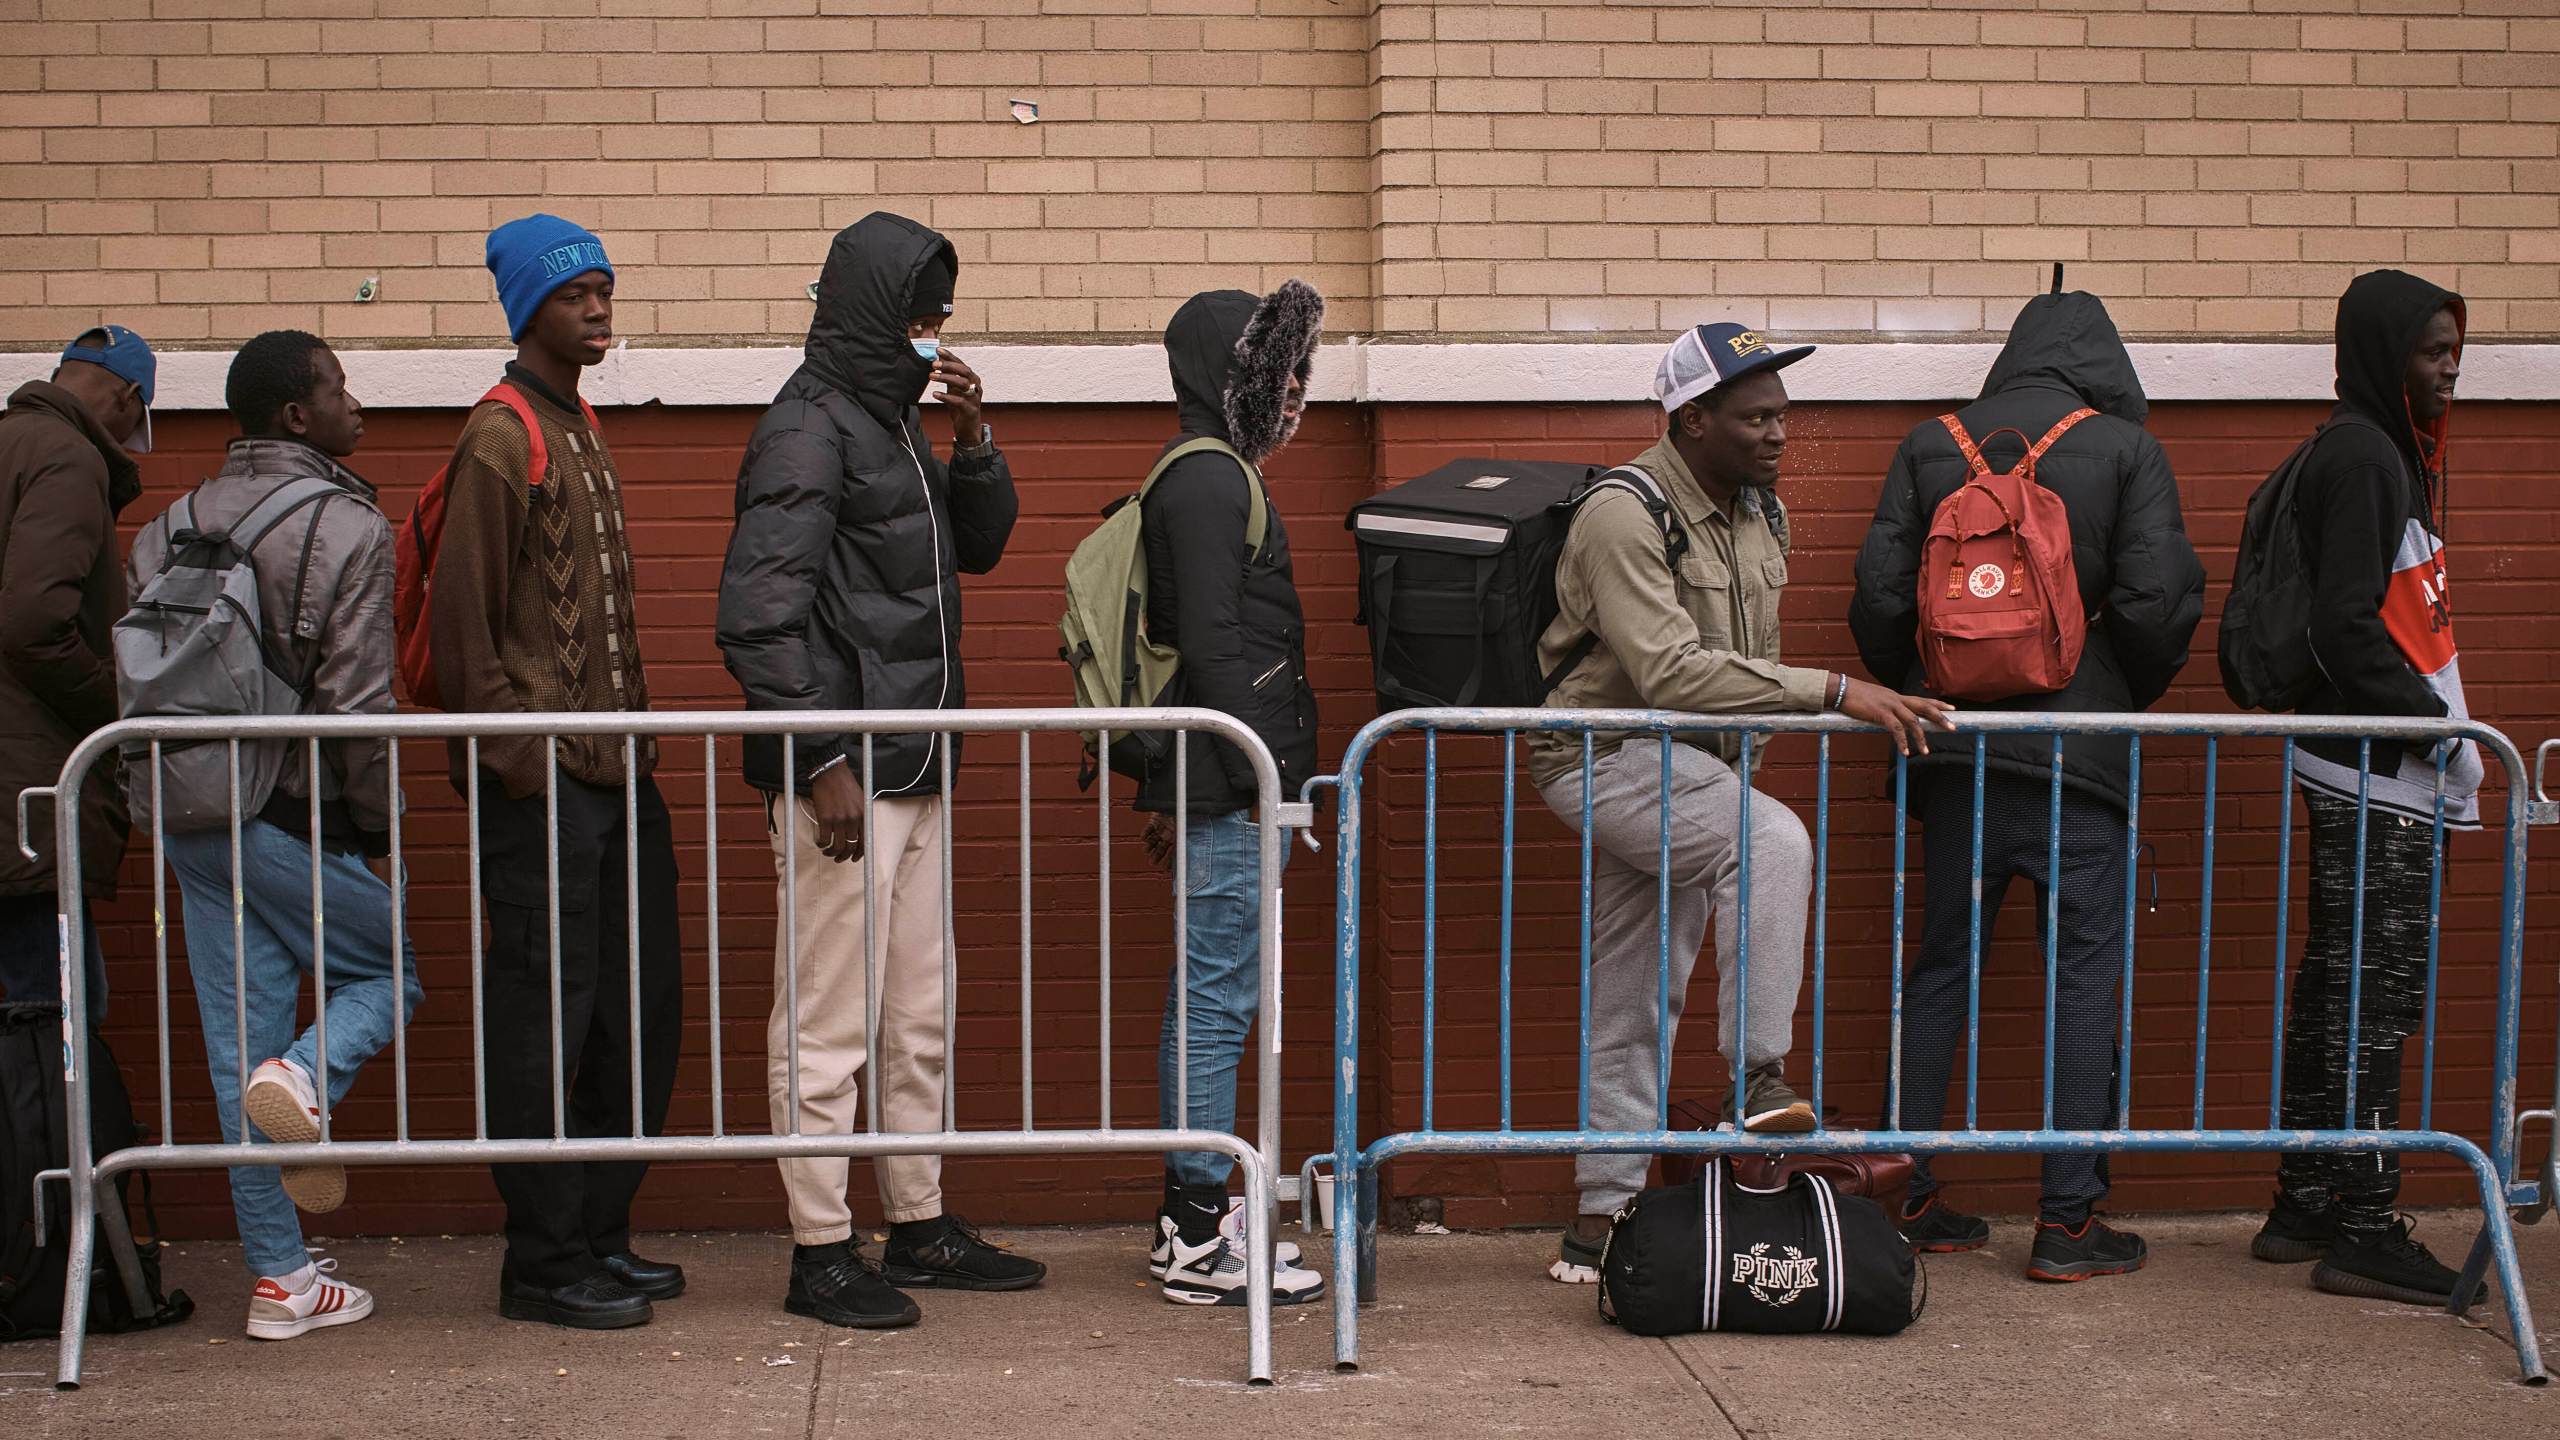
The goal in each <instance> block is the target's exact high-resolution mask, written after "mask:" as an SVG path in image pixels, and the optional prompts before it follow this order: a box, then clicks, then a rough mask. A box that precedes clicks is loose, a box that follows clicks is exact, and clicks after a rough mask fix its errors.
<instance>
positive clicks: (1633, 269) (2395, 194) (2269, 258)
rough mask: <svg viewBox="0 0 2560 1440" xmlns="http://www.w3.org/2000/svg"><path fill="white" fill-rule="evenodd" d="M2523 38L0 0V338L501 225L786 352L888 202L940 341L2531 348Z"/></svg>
mask: <svg viewBox="0 0 2560 1440" xmlns="http://www.w3.org/2000/svg"><path fill="white" fill-rule="evenodd" d="M2420 10H2423V11H2426V12H2428V13H2424V14H2412V13H2406V12H2410V11H2420ZM2555 55H2560V19H2555V18H2552V17H2551V15H2550V11H2549V7H2548V6H2547V5H2546V4H2544V3H2542V0H2434V3H2429V4H2424V5H2416V4H2409V3H2404V0H2258V3H2255V4H2251V5H2246V6H2243V5H2241V4H2240V3H2239V0H2228V3H2224V0H2103V3H2100V0H2042V3H2041V4H2036V3H2030V0H2007V3H1997V4H1979V5H1962V4H1924V3H1921V0H1856V3H1853V4H1851V3H1839V4H1806V3H1798V4H1772V3H1765V0H1712V3H1680V4H1654V5H1643V4H1608V5H1600V4H1592V3H1548V4H1512V3H1489V4H1458V3H1434V0H931V3H928V4H922V5H918V4H900V3H875V0H327V3H320V0H6V3H0V199H6V200H7V201H8V202H10V203H9V204H8V205H7V206H6V207H5V209H4V210H0V344H18V345H33V344H43V343H58V342H59V339H60V338H61V337H63V336H65V335H67V334H69V333H71V332H73V331H76V330H77V329H78V328H80V327H81V326H84V325H87V324H89V323H92V322H93V321H94V320H95V319H96V318H98V316H99V315H101V314H102V313H108V312H112V313H113V314H115V315H116V316H117V317H118V318H120V319H122V320H124V321H125V322H126V323H128V324H131V325H134V326H135V327H137V328H138V329H140V330H142V331H143V332H145V333H146V334H148V335H150V336H151V337H153V338H154V339H155V340H162V341H167V342H176V343H181V344H184V343H213V342H218V341H223V340H237V339H240V338H243V337H245V336H247V335H249V334H252V333H254V332H256V331H258V330H261V329H265V328H270V327H273V326H277V325H296V326H301V327H303V328H307V329H311V330H314V331H316V332H318V333H321V334H323V335H325V336H327V337H328V338H330V339H331V340H333V341H338V342H342V343H346V342H352V343H357V344H372V345H406V344H419V343H429V342H438V341H444V342H456V341H465V340H484V339H486V338H487V337H488V336H489V335H490V334H491V333H492V331H493V329H494V328H495V324H496V312H495V309H494V307H493V306H492V305H490V304H489V303H488V282H487V278H486V276H485V275H483V274H482V273H480V271H479V262H480V257H481V238H482V235H483V233H484V232H485V231H486V230H487V229H488V227H489V226H490V225H491V224H492V223H494V222H496V221H500V220H504V219H507V218H510V217H513V216H515V215H519V214H522V213H525V212H527V211H529V210H532V209H534V208H537V207H547V208H550V209H554V210H557V211H560V212H562V213H565V214H568V215H570V216H572V217H574V218H577V219H579V220H582V221H584V222H587V223H589V224H591V225H594V226H595V227H596V228H598V229H599V230H601V231H602V232H603V234H604V236H605V238H606V240H607V243H608V244H609V246H610V247H611V250H612V252H613V254H614V256H615V258H616V260H617V262H618V263H619V265H620V266H621V267H622V285H621V293H622V296H623V300H624V309H623V316H622V319H623V326H624V330H625V333H627V334H629V335H632V336H635V337H637V338H638V339H639V341H640V343H643V344H703V343H712V342H718V341H724V340H732V339H740V338H748V339H757V338H771V337H795V336H797V335H799V334H800V333H801V332H802V331H803V330H804V329H805V327H806V324H807V320H808V302H807V300H806V299H805V297H804V295H803V289H804V287H805V286H806V285H807V283H808V282H809V281H810V280H811V279H812V278H814V276H815V273H816V270H817V267H818V263H819V260H820V258H821V256H822V255H823V252H824V246H825V241H826V238H827V236H828V235H829V234H830V233H831V232H832V231H834V230H835V229H836V228H838V227H840V226H842V225H844V224H847V223H849V222H850V221H852V220H853V219H855V218H857V217H858V216H859V215H861V214H862V213H863V212H865V211H867V210H869V209H872V208H875V207H886V208H889V209H893V210H898V211H901V212H903V213H906V214H910V215H913V216H916V217H918V218H920V219H923V220H926V221H928V222H930V223H932V224H934V225H936V226H939V227H941V228H943V229H944V230H946V231H948V232H949V233H950V234H951V235H952V236H953V238H954V240H955V242H956V243H957V244H958V246H959V248H960V251H961V254H962V256H963V257H964V259H965V260H966V261H967V262H968V269H967V270H966V272H965V273H964V276H963V282H962V290H961V297H960V308H959V312H958V315H957V317H956V327H955V328H956V329H958V330H961V331H965V332H968V333H972V334H978V335H986V334H999V335H1070V336H1083V335H1121V334H1133V333H1147V332H1151V331H1153V330H1155V329H1157V328H1158V327H1160V326H1161V324H1162V322H1163V321H1164V319H1165V318H1166V316H1167V315H1168V314H1169V313H1170V311H1171V309H1172V307H1173V305H1174V304H1176V303H1178V301H1179V300H1180V299H1181V297H1183V296H1185V295H1187V294H1189V293H1191V292H1192V291H1194V290H1196V289H1200V288H1203V287H1206V286H1209V285H1223V284H1238V283H1253V284H1260V285H1263V286H1266V287H1267V286H1268V285H1269V284H1271V283H1275V282H1276V281H1277V280H1278V279H1279V278H1281V277H1282V276H1284V275H1287V274H1301V275H1304V276H1306V277H1307V278H1309V279H1310V280H1312V281H1314V282H1315V283H1316V284H1317V285H1318V286H1319V287H1321V288H1322V289H1324V290H1325V292H1326V293H1327V294H1328V295H1329V296H1331V297H1332V298H1333V300H1334V302H1335V309H1334V316H1333V319H1334V324H1335V327H1336V328H1337V329H1338V330H1348V331H1364V330H1366V331H1382V332H1437V333H1440V334H1444V335H1474V334H1490V333H1513V332H1524V333H1534V334H1550V333H1561V334H1582V333H1592V332H1600V333H1628V332H1649V331H1654V330H1658V329H1662V328H1670V327H1678V326H1682V325H1686V324H1689V323H1691V322H1693V321H1694V320H1697V319H1699V318H1701V317H1703V316H1704V315H1706V314H1708V313H1709V312H1712V313H1713V314H1714V315H1715V316H1716V317H1718V318H1741V319H1747V320H1750V321H1753V322H1754V323H1763V324H1767V325H1770V326H1773V327H1777V328H1781V329H1785V330H1789V331H1796V332H1826V331H1827V332H1854V331H1863V330H1867V329H1870V328H1873V329H1882V330H1887V331H1894V332H1933V333H1934V332H1949V333H1961V332H1972V331H1980V330H1995V331H1996V330H1998V329H2001V328H2002V327H2004V326H2005V324H2006V322H2007V319H2008V316H2009V313H2010V311H2011V309H2012V308H2013V307H2014V305H2015V304H2016V302H2017V299H2018V297H2021V296H2024V295H2026V294H2030V293H2033V292H2034V291H2036V290H2038V289H2040V288H2041V285H2040V283H2039V276H2040V269H2039V267H2041V266H2042V265H2043V264H2045V263H2046V262H2049V261H2052V260H2067V261H2071V262H2074V263H2075V265H2076V266H2077V270H2076V272H2075V273H2076V274H2077V275H2078V277H2079V279H2080V282H2081V283H2082V284H2084V285H2086V286H2087V287H2088V288H2090V289H2093V290H2096V291H2099V292H2101V293H2103V294H2106V295H2107V296H2108V297H2109V298H2110V299H2111V301H2113V302H2114V303H2115V305H2116V307H2117V313H2118V317H2119V320H2120V321H2121V322H2122V323H2123V324H2124V326H2125V327H2126V329H2127V330H2128V331H2130V332H2135V333H2141V334H2157V335H2191V334H2192V335H2260V334H2264V335H2291V334H2297V333H2303V332H2313V333H2318V332H2322V331H2325V329H2326V327H2327V324H2328V313H2329V312H2328V305H2329V302H2330V300H2331V299H2332V298H2333V297H2334V296H2335V295H2336V294H2337V292H2338V290H2339V289H2340V288H2341V287H2342V286H2343V284H2344V282H2345V280H2346V278H2347V277H2348V276H2349V275H2350V274H2351V273H2353V272H2354V271H2355V270H2357V269H2361V268H2369V267H2371V266H2373V265H2377V264H2403V265H2410V266H2416V267H2421V268H2424V269H2426V270H2428V271H2429V272H2430V273H2431V274H2434V275H2435V276H2437V277H2438V278H2440V279H2442V280H2444V281H2446V282H2447V283H2449V284H2452V285H2454V286H2455V287H2456V288H2458V289H2460V290H2462V291H2464V292H2465V293H2467V294H2468V295H2470V296H2472V297H2473V309H2472V318H2473V323H2474V326H2475V333H2478V334H2480V335H2483V336H2489V335H2499V336H2508V337H2513V336H2520V335H2549V334H2552V333H2554V332H2555V331H2560V301H2555V300H2554V299H2553V298H2552V296H2553V294H2554V291H2555V289H2560V242H2555V239H2554V236H2555V234H2560V99H2555V91H2554V90H2553V89H2552V88H2551V87H2550V86H2549V85H2548V84H2546V83H2544V81H2545V80H2546V79H2547V71H2548V68H2549V66H2550V64H2551V63H2552V58H2553V57H2554V56H2555ZM1015 98H1022V99H1029V100H1033V101H1036V102H1037V103H1038V104H1039V106H1040V115H1041V119H1040V122H1039V123H1038V124H1036V125H1029V126H1025V125H1019V124H1016V123H1015V122H1014V121H1013V120H1012V119H1011V118H1010V115H1009V104H1010V102H1011V101H1012V100H1013V99H1015ZM368 276H379V277H381V280H382V292H381V297H380V298H379V299H378V300H376V301H375V302H373V303H371V304H365V305H359V304H357V303H355V301H354V296H355V293H356V289H357V286H358V285H359V283H360V282H362V281H363V280H364V279H365V278H366V277H368Z"/></svg>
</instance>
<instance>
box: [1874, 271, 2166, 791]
mask: <svg viewBox="0 0 2560 1440" xmlns="http://www.w3.org/2000/svg"><path fill="white" fill-rule="evenodd" d="M2083 406H2087V407H2089V408H2091V409H2094V410H2096V411H2098V412H2099V413H2097V414H2096V415H2093V416H2091V417H2090V418H2088V419H2086V420H2083V421H2081V422H2080V423H2079V424H2078V425H2077V426H2074V427H2073V428H2072V429H2071V430H2070V431H2069V432H2068V433H2066V434H2065V435H2064V436H2063V437H2062V438H2061V439H2060V440H2059V441H2057V442H2055V444H2054V446H2053V448H2052V449H2050V450H2048V451H2046V452H2045V455H2044V458H2043V459H2042V460H2041V461H2039V462H2038V463H2037V466H2036V481H2037V483H2038V484H2040V485H2042V486H2043V487H2044V488H2045V489H2047V490H2050V491H2052V492H2053V493H2054V494H2056V495H2058V496H2060V497H2062V505H2063V509H2064V510H2065V511H2066V512H2068V513H2069V515H2070V517H2071V561H2072V567H2073V568H2074V569H2075V570H2076V571H2077V572H2078V575H2079V580H2080V600H2081V604H2082V605H2083V606H2084V607H2085V609H2086V611H2087V613H2088V614H2089V615H2090V616H2091V617H2092V618H2091V621H2090V625H2089V638H2088V643H2087V645H2086V647H2085V648H2084V649H2083V650H2082V651H2081V655H2080V668H2079V669H2078V670H2077V671H2075V672H2073V674H2072V677H2071V683H2070V684H2068V685H2066V686H2064V687H2063V688H2062V689H2061V690H2058V691H2056V692H2054V693H2052V694H2050V695H2021V696H2019V697H2017V698H2015V699H2012V700H2005V701H1992V702H1984V701H1969V702H1966V703H1967V705H1968V707H1969V708H1975V709H1991V710H2062V711H2074V710H2077V711H2127V710H2145V709H2148V708H2150V706H2151V705H2152V704H2153V703H2154V702H2156V701H2157V700H2159V698H2160V697H2161V695H2163V694H2164V693H2166V692H2167V690H2168V688H2169V682H2171V681H2172V680H2174V679H2176V678H2177V675H2178V671H2179V669H2180V667H2182V666H2184V665H2185V664H2186V663H2187V641H2188V639H2189V637H2191V636H2192V635H2194V633H2195V628H2196V623H2197V622H2198V621H2199V620H2201V619H2202V618H2203V617H2204V567H2203V566H2202V565H2201V564H2199V563H2198V562H2197V560H2196V552H2195V547H2194V546H2193V545H2191V544H2189V543H2188V541H2187V531H2186V524H2185V521H2184V519H2183V518H2182V517H2181V515H2180V513H2179V509H2178V487H2177V481H2176V480H2175V478H2174V477H2172V476H2171V475H2170V473H2169V461H2168V458H2167V457H2166V456H2165V455H2163V454H2162V453H2161V451H2160V444H2159V442H2158V441H2156V440H2154V439H2152V438H2151V434H2150V432H2149V431H2147V430H2145V429H2143V428H2142V422H2143V419H2144V417H2145V416H2147V415H2149V414H2150V413H2151V405H2150V402H2149V401H2148V400H2146V399H2145V398H2144V397H2143V394H2142V381H2141V379H2140V377H2138V376H2136V375H2135V374H2134V370H2133V357H2132V356H2130V355H2128V354H2127V353H2125V348H2124V341H2123V340H2122V339H2120V338H2118V337H2117V335H2116V327H2115V322H2114V321H2112V320H2110V319H2109V318H2108V317H2107V309H2106V306H2105V305H2103V304H2101V303H2100V302H2099V300H2098V298H2097V297H2096V296H2094V295H2090V294H2086V293H2084V292H2080V291H2073V292H2071V293H2070V294H2066V295H2039V296H2037V297H2036V298H2035V299H2033V300H2031V301H2029V302H2027V305H2026V308H2025V309H2024V310H2022V311H2020V312H2019V315H2018V320H2017V323H2016V324H2015V325H2012V326H2011V327H2010V329H2009V343H2008V345H2007V346H2006V347H2005V348H2003V349H2002V350H2001V352H2000V358H1999V359H1998V360H1996V361H1994V362H1993V363H1992V366H1991V373H1990V374H1989V375H1988V376H1987V377H1985V378H1984V380H1983V382H1982V398H1981V399H1979V400H1976V401H1975V402H1974V403H1973V404H1971V405H1968V406H1966V407H1965V408H1964V409H1962V410H1960V411H1958V412H1956V418H1957V419H1958V420H1959V421H1961V422H1962V423H1963V425H1964V428H1965V430H1966V431H1967V432H1968V433H1969V434H1971V435H1972V436H1973V437H1974V438H1975V440H1976V441H1977V442H1981V443H1982V450H1983V460H1984V461H1985V462H1986V463H1988V464H1989V465H1990V466H1991V467H1992V468H1993V469H1995V470H2005V469H2007V468H2008V467H2010V466H2012V465H2015V464H2017V463H2018V457H2019V455H2020V454H2021V453H2023V451H2024V449H2025V446H2024V444H2023V443H2022V442H2020V441H2019V439H2018V438H2017V437H2016V436H2014V435H2002V436H1999V437H1997V438H1991V439H1986V437H1989V436H1990V435H1991V432H1993V431H1995V430H1998V429H2001V428H2003V427H2012V428H2015V429H2017V430H2019V431H2022V432H2024V433H2025V434H2026V435H2027V436H2028V437H2029V439H2031V440H2032V439H2037V438H2041V437H2042V436H2043V435H2044V433H2045V432H2046V431H2047V430H2049V429H2051V428H2052V427H2053V425H2054V423H2055V422H2056V421H2058V420H2060V419H2062V417H2064V416H2065V415H2068V414H2070V413H2071V412H2072V411H2074V410H2077V409H2080V408H2081V407H2083ZM1967 473H1968V469H1967V466H1966V464H1965V460H1964V456H1963V454H1962V453H1961V452H1960V451H1958V450H1957V449H1956V443H1955V440H1954V438H1953V437H1952V436H1950V435H1949V434H1948V433H1947V428H1946V427H1945V426H1944V425H1941V424H1939V423H1938V422H1937V421H1935V420H1931V421H1928V422H1926V423H1925V424H1922V425H1919V426H1916V427H1914V428H1913V430H1912V431H1911V433H1910V435H1908V436H1906V437H1905V438H1904V439H1903V442H1902V448H1901V449H1899V450H1897V451H1895V452H1894V456H1893V467H1892V469H1891V470H1889V471H1887V472H1886V474H1885V481H1884V493H1883V494H1882V496H1880V497H1879V498H1878V499H1877V501H1876V518H1875V523H1874V525H1873V526H1872V527H1871V528H1870V529H1869V530H1868V531H1867V540H1866V544H1865V545H1863V546H1861V547H1860V548H1859V551H1858V563H1857V593H1856V595H1855V596H1854V598H1852V599H1851V601H1850V603H1849V628H1850V631H1851V632H1852V633H1853V634H1854V635H1855V637H1856V639H1857V642H1858V653H1859V655H1860V656H1861V657H1862V658H1863V659H1864V660H1865V661H1866V665H1867V670H1868V672H1869V673H1870V674H1873V675H1874V676H1875V677H1876V679H1878V680H1880V681H1882V682H1883V683H1885V684H1887V685H1891V686H1894V687H1895V688H1897V689H1900V690H1902V691H1905V692H1906V693H1909V694H1915V695H1918V694H1926V693H1928V686H1927V682H1926V680H1925V679H1924V678H1923V676H1922V672H1921V668H1920V651H1919V644H1918V634H1919V622H1920V606H1919V593H1918V590H1917V582H1918V579H1919V571H1920V552H1921V548H1922V546H1923V545H1925V544H1926V543H1927V541H1928V538H1929V524H1930V521H1931V519H1932V517H1934V516H1935V515H1936V514H1937V511H1938V506H1939V504H1940V503H1941V502H1943V501H1944V500H1946V498H1947V497H1948V496H1950V495H1953V494H1954V493H1955V492H1956V491H1957V490H1958V489H1959V488H1961V487H1962V486H1963V484H1964V481H1965V476H1966V474H1967ZM1984 750H1985V755H1986V757H1987V759H1988V763H1989V764H1990V766H1991V767H1992V768H1993V769H1996V770H2000V771H2005V772H2007V773H2010V774H2014V775H2020V776H2024V777H2027V778H2030V779H2035V780H2045V779H2049V778H2050V776H2051V774H2052V770H2051V763H2052V754H2053V740H2052V737H2050V736H2045V735H1994V736H1991V737H1989V739H1988V740H1987V741H1986V742H1985V747H1984ZM1972 759H1973V757H1972V747H1971V746H1970V745H1966V744H1961V743H1959V744H1956V745H1951V746H1940V747H1937V748H1936V749H1934V750H1933V751H1932V752H1931V754H1930V756H1929V757H1928V759H1927V760H1925V761H1923V762H1922V763H1924V764H1958V765H1965V766H1970V765H1971V764H1972ZM2127 769H2128V747H2127V744H2126V741H2125V738H2124V737H2123V736H2103V735H2075V736H2069V737H2066V738H2065V739H2064V741H2063V750H2062V778H2063V781H2064V783H2066V784H2068V785H2071V786H2073V787H2074V788H2077V789H2080V790H2083V791H2085V792H2087V793H2088V794H2091V795H2093V796H2096V797H2097V798H2099V799H2102V800H2104V801H2106V802H2107V803H2109V804H2112V805H2115V806H2118V807H2122V806H2123V805H2124V803H2125V782H2126V778H2127Z"/></svg>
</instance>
